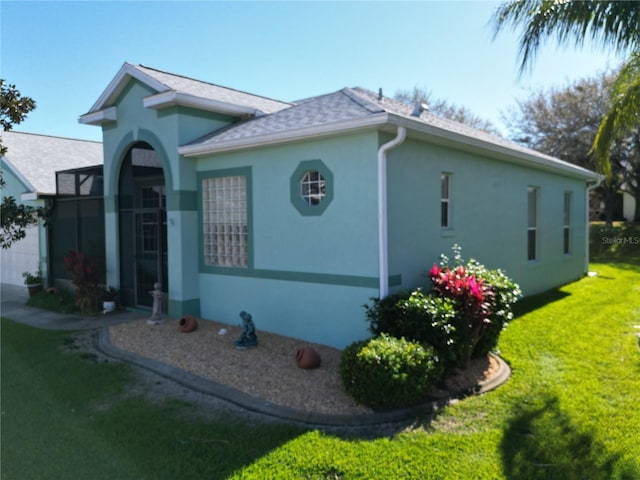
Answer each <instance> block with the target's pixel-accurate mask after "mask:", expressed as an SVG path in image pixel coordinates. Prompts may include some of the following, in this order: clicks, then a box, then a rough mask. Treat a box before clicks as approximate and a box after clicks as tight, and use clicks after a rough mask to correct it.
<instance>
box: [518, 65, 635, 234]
mask: <svg viewBox="0 0 640 480" xmlns="http://www.w3.org/2000/svg"><path fill="white" fill-rule="evenodd" d="M615 78H616V74H600V75H598V76H596V77H593V78H587V79H582V80H579V81H577V82H574V83H573V84H571V85H568V86H567V87H565V88H555V89H550V90H548V91H544V90H539V91H537V92H534V93H533V94H532V95H531V96H530V97H529V98H527V99H525V100H520V101H518V102H517V108H514V109H512V110H511V111H510V113H509V114H508V115H506V116H505V123H506V124H507V126H508V128H509V130H510V132H511V138H512V139H513V140H514V141H516V142H518V143H522V144H524V145H526V146H528V147H530V148H533V149H536V150H539V151H541V152H544V153H546V154H548V155H551V156H554V157H557V158H560V159H562V160H565V161H568V162H571V163H573V164H576V165H580V166H582V167H585V168H590V169H593V168H595V165H596V159H595V156H594V154H593V152H592V151H591V145H592V144H593V141H594V138H595V136H596V135H597V132H598V128H599V125H600V122H601V120H602V117H603V116H604V115H605V113H606V112H607V111H608V109H609V108H610V105H611V94H610V92H611V89H612V88H613V85H614V83H615ZM609 157H610V161H611V169H612V172H611V176H610V178H609V181H608V182H605V183H603V184H602V185H601V186H600V187H598V189H597V190H596V193H597V194H598V196H599V197H600V198H601V199H602V200H603V201H604V203H605V218H606V220H607V222H609V223H610V222H611V221H612V219H613V206H614V200H615V196H616V194H617V193H618V191H620V190H621V189H622V190H626V191H627V192H628V193H630V194H631V195H633V196H634V197H635V198H636V203H637V204H639V205H640V186H639V185H638V182H639V181H640V175H638V172H639V170H640V134H639V132H637V131H636V135H625V136H622V137H618V138H615V139H614V141H613V143H612V145H611V147H610V154H609ZM639 214H640V210H638V211H637V212H636V216H638V215H639Z"/></svg>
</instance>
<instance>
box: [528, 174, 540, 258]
mask: <svg viewBox="0 0 640 480" xmlns="http://www.w3.org/2000/svg"><path fill="white" fill-rule="evenodd" d="M532 201H533V205H532V204H531V202H532ZM539 207H540V188H539V187H532V186H529V187H528V188H527V260H528V261H530V262H536V261H537V260H538V257H539V251H540V242H539V238H540V235H539V231H538V230H539V229H538V210H539ZM532 240H533V245H531V242H532ZM532 247H533V248H532Z"/></svg>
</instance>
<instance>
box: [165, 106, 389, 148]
mask: <svg viewBox="0 0 640 480" xmlns="http://www.w3.org/2000/svg"><path fill="white" fill-rule="evenodd" d="M387 116H388V114H387V113H380V114H376V115H370V116H368V117H365V118H364V119H360V118H359V119H357V120H344V121H340V122H334V123H330V124H324V125H319V126H318V125H314V126H311V127H304V128H299V129H295V130H286V131H284V132H277V133H269V134H266V135H259V136H254V137H250V138H239V139H233V140H227V141H225V142H220V143H216V144H213V145H209V144H206V143H204V144H196V145H185V146H183V147H179V148H178V153H179V154H180V155H183V156H185V157H202V156H205V155H209V154H214V153H221V152H229V151H233V150H242V149H246V148H255V147H263V146H265V145H273V144H277V143H285V142H292V141H299V140H306V139H310V138H315V137H322V136H326V135H335V134H341V133H348V132H352V131H354V130H362V129H365V128H369V127H375V126H382V125H385V124H386V123H387Z"/></svg>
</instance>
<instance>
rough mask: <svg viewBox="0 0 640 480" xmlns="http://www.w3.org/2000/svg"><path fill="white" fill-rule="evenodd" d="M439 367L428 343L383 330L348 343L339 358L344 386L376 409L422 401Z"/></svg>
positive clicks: (436, 377) (439, 372)
mask: <svg viewBox="0 0 640 480" xmlns="http://www.w3.org/2000/svg"><path fill="white" fill-rule="evenodd" d="M442 371H443V369H442V366H441V364H440V362H439V361H438V357H437V356H436V353H435V350H434V349H433V348H432V347H430V346H427V345H421V344H419V343H416V342H411V341H408V340H405V339H404V338H395V337H391V336H389V335H386V334H382V335H380V336H379V337H376V338H372V339H369V340H367V341H363V342H355V343H352V344H351V345H349V346H348V347H347V348H346V349H345V350H344V351H343V352H342V358H341V362H340V376H341V379H342V383H343V385H344V387H345V390H346V391H347V392H348V393H349V394H350V395H351V396H352V397H353V398H354V399H355V400H356V401H357V402H358V403H360V404H363V405H367V406H369V407H371V408H373V409H376V410H379V409H387V408H396V407H406V406H411V405H415V404H417V403H420V402H422V401H424V400H425V399H426V397H427V394H428V391H429V388H430V387H431V386H432V385H434V383H436V382H437V381H438V380H439V379H440V377H441V375H442Z"/></svg>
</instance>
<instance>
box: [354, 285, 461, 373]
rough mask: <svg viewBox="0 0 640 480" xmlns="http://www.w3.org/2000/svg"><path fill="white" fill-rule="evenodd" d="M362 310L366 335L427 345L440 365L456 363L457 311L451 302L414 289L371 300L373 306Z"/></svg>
mask: <svg viewBox="0 0 640 480" xmlns="http://www.w3.org/2000/svg"><path fill="white" fill-rule="evenodd" d="M365 308H366V310H367V318H368V320H369V322H370V325H369V331H370V332H371V333H372V334H373V335H374V336H378V335H381V334H382V333H386V334H388V335H391V336H392V337H396V338H401V337H405V338H408V339H410V340H413V341H415V342H418V343H422V344H428V345H431V346H432V347H433V348H434V349H435V350H436V352H437V355H438V358H439V359H440V361H441V363H442V364H443V365H445V366H449V365H451V364H455V363H456V362H457V360H458V355H457V352H456V350H455V348H454V346H455V343H456V327H455V324H456V311H455V308H454V303H453V301H452V300H450V299H448V298H442V297H439V296H437V295H434V294H432V293H428V294H424V293H423V292H422V290H421V289H417V290H415V291H413V292H410V293H407V292H404V293H400V294H396V295H392V296H389V297H386V298H384V299H382V300H380V299H373V306H371V307H369V306H365Z"/></svg>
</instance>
